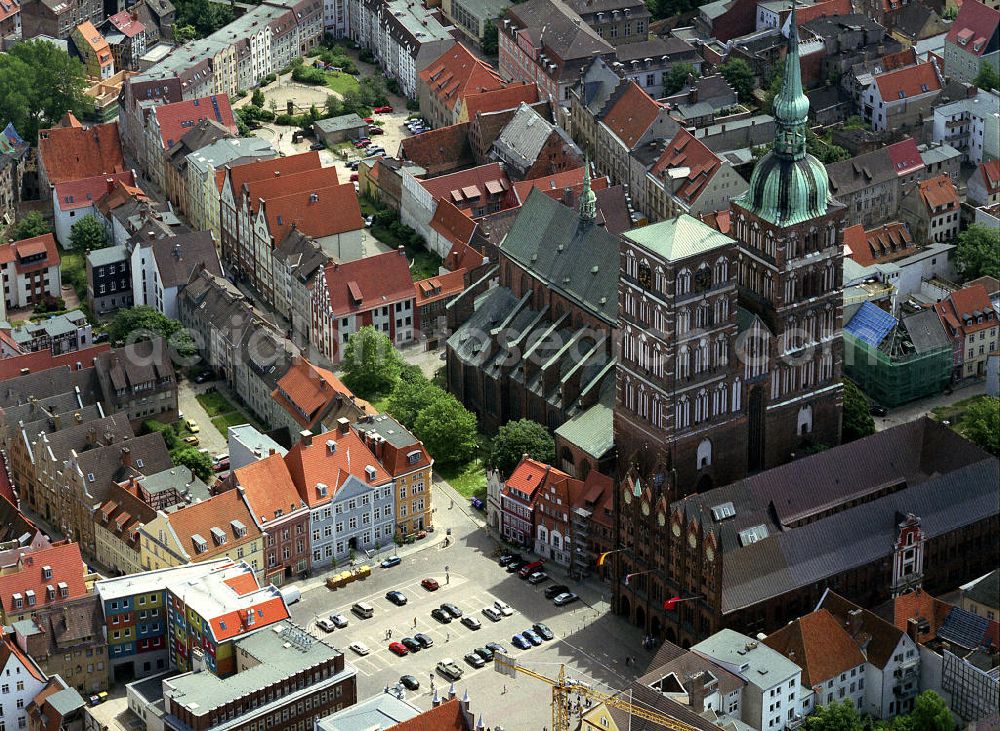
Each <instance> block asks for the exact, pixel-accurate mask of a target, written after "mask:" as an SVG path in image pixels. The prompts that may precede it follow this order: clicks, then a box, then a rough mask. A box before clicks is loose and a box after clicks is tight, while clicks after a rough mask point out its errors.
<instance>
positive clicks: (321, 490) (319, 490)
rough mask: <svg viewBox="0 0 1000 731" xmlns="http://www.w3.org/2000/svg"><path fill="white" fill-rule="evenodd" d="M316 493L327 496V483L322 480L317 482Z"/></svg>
mask: <svg viewBox="0 0 1000 731" xmlns="http://www.w3.org/2000/svg"><path fill="white" fill-rule="evenodd" d="M316 493H317V494H318V495H319V496H320V497H326V493H327V487H326V485H324V484H323V483H322V482H317V483H316Z"/></svg>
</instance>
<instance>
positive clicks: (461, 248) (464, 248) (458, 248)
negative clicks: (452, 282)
mask: <svg viewBox="0 0 1000 731" xmlns="http://www.w3.org/2000/svg"><path fill="white" fill-rule="evenodd" d="M485 261H486V257H485V256H483V255H482V254H481V253H480V252H478V251H476V249H474V248H473V247H472V246H470V245H469V244H461V243H459V244H455V245H453V246H452V247H451V251H449V252H448V256H446V257H445V258H444V261H443V262H442V263H441V264H442V266H444V267H445V268H446V269H449V270H451V271H453V272H457V271H459V270H460V269H470V270H471V269H476V268H478V267H480V266H482V265H483V262H485Z"/></svg>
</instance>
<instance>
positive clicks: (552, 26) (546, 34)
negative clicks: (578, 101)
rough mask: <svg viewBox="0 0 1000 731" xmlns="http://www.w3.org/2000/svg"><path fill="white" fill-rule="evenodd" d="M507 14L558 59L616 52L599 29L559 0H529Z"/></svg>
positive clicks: (564, 61) (573, 58) (536, 42)
mask: <svg viewBox="0 0 1000 731" xmlns="http://www.w3.org/2000/svg"><path fill="white" fill-rule="evenodd" d="M507 15H508V17H510V18H511V19H513V20H514V22H515V24H516V25H517V26H518V27H519V28H523V29H525V30H526V31H527V32H528V35H529V36H530V37H531V40H532V41H533V42H534V43H535V44H536V45H540V46H542V47H543V48H547V49H549V50H551V51H552V52H553V53H554V54H555V55H556V57H557V58H556V59H554V60H556V61H562V63H563V64H566V62H568V61H573V60H577V59H582V58H591V57H593V56H599V55H601V54H605V53H613V52H614V48H613V47H612V46H611V45H610V44H609V43H608V42H607V41H605V40H604V39H603V38H601V37H600V36H599V35H597V31H595V30H594V29H593V28H591V27H590V26H589V25H587V24H586V23H584V22H583V19H582V18H581V17H580V16H579V15H577V14H576V13H575V12H573V10H572V9H571V8H570V7H569V6H568V5H566V4H565V3H562V2H559V0H528V1H527V2H524V3H521V4H519V5H514V6H513V7H511V8H510V9H509V10H508V11H507Z"/></svg>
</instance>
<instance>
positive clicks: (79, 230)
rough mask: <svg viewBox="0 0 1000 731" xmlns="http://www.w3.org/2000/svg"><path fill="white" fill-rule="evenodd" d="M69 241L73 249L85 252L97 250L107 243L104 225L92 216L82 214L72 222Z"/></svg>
mask: <svg viewBox="0 0 1000 731" xmlns="http://www.w3.org/2000/svg"><path fill="white" fill-rule="evenodd" d="M69 243H70V246H71V247H72V248H73V250H74V251H77V252H79V253H81V254H85V253H87V252H88V251H97V250H98V249H103V248H104V247H105V246H107V245H108V236H107V233H106V232H105V231H104V226H102V225H101V224H100V222H99V221H98V220H97V219H96V218H94V217H93V216H90V215H88V216H84V217H83V218H81V219H80V220H79V221H77V222H76V223H74V224H73V226H72V228H70V232H69Z"/></svg>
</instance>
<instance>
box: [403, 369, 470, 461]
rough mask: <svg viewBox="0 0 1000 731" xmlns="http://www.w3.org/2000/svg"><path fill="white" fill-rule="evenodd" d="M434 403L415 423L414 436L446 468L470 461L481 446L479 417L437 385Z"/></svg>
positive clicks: (433, 387)
mask: <svg viewBox="0 0 1000 731" xmlns="http://www.w3.org/2000/svg"><path fill="white" fill-rule="evenodd" d="M431 388H432V389H434V390H435V391H436V392H437V395H436V396H435V398H434V399H433V400H432V401H431V403H430V404H429V405H428V406H427V407H426V408H424V409H423V410H422V411H421V412H420V414H419V415H418V416H417V419H416V421H415V422H414V423H413V434H414V436H416V437H417V439H419V440H420V441H422V442H423V443H424V446H425V447H427V451H428V452H430V453H431V456H432V457H433V458H434V460H435V461H436V462H440V463H441V464H443V465H449V464H461V463H463V462H468V461H469V460H470V459H472V457H473V456H474V455H475V453H476V450H477V449H478V447H479V440H478V432H477V429H476V416H475V414H473V413H472V412H471V411H469V410H468V409H466V408H465V407H464V406H462V404H460V403H459V402H458V399H456V398H455V397H454V396H452V395H451V394H450V393H446V392H444V391H442V390H441V389H439V388H437V387H436V386H432V387H431Z"/></svg>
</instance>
